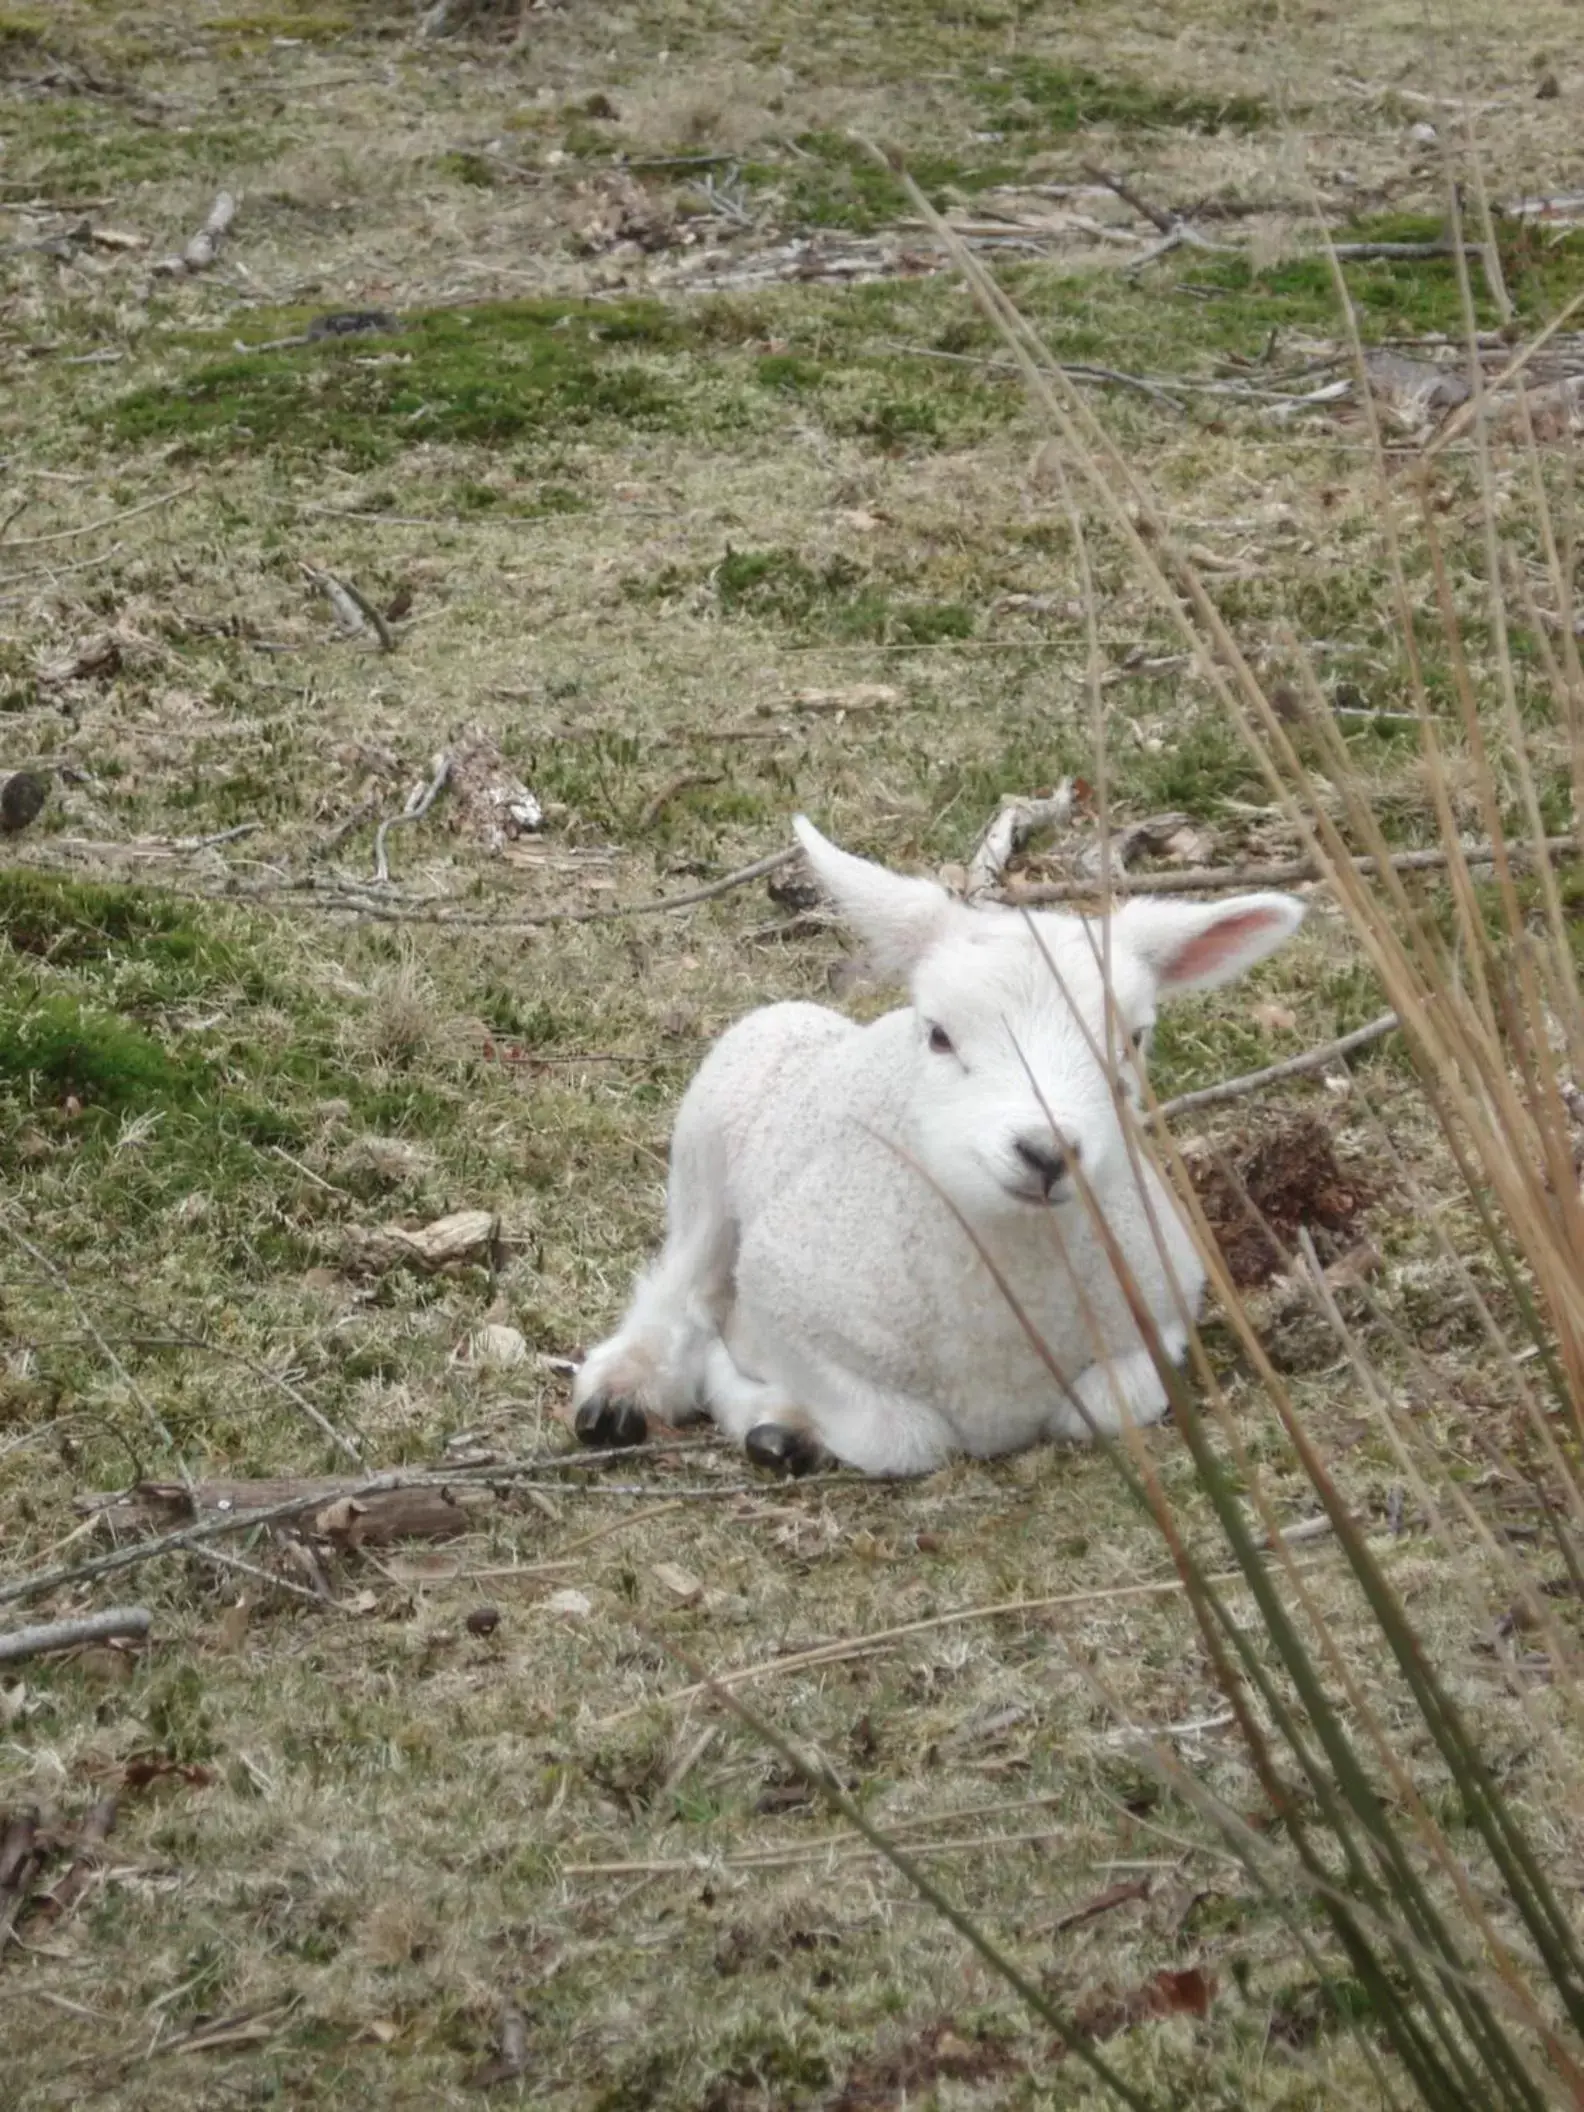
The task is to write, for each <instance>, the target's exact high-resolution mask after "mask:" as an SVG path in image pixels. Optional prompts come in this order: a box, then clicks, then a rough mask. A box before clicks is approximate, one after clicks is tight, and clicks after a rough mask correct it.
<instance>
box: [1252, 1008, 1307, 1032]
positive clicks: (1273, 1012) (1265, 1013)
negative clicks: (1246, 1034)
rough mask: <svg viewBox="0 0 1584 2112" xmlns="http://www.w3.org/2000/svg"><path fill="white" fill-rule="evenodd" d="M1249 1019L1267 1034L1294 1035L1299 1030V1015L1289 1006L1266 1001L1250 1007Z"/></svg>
mask: <svg viewBox="0 0 1584 2112" xmlns="http://www.w3.org/2000/svg"><path fill="white" fill-rule="evenodd" d="M1249 1018H1250V1019H1252V1020H1253V1022H1254V1024H1255V1026H1257V1027H1259V1028H1260V1029H1261V1030H1262V1031H1263V1032H1264V1033H1266V1034H1293V1033H1296V1032H1297V1028H1298V1015H1297V1013H1296V1012H1294V1011H1293V1010H1291V1008H1290V1007H1289V1006H1287V1005H1277V1004H1271V1003H1269V1002H1268V1001H1265V1000H1262V1001H1261V1002H1260V1003H1259V1004H1257V1005H1250V1006H1249Z"/></svg>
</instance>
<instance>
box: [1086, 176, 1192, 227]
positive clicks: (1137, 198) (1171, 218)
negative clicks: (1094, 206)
mask: <svg viewBox="0 0 1584 2112" xmlns="http://www.w3.org/2000/svg"><path fill="white" fill-rule="evenodd" d="M1083 171H1084V174H1085V175H1086V176H1088V177H1091V178H1092V179H1093V181H1094V182H1096V183H1099V184H1104V186H1105V188H1106V189H1107V190H1108V191H1112V192H1114V193H1115V195H1116V196H1117V197H1118V198H1120V199H1121V201H1122V203H1123V204H1124V205H1130V206H1132V208H1133V210H1134V212H1136V213H1137V214H1139V215H1140V217H1141V218H1142V219H1145V220H1147V221H1148V222H1149V223H1150V225H1151V226H1152V227H1155V228H1158V229H1159V230H1160V232H1161V233H1162V234H1163V235H1169V234H1171V233H1172V231H1173V230H1174V229H1175V228H1179V227H1181V226H1182V225H1183V219H1182V215H1181V214H1180V213H1171V212H1166V211H1164V210H1163V209H1162V208H1161V207H1160V206H1158V205H1151V204H1150V202H1149V200H1148V199H1147V198H1145V197H1143V196H1142V195H1141V194H1140V193H1139V192H1138V191H1136V190H1134V188H1133V186H1132V185H1131V184H1130V183H1128V182H1126V181H1124V179H1123V178H1122V177H1120V176H1114V175H1113V174H1112V173H1111V171H1110V170H1109V169H1102V168H1101V167H1099V165H1098V164H1097V163H1095V162H1092V161H1086V162H1085V163H1084V165H1083Z"/></svg>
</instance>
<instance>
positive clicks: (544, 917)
mask: <svg viewBox="0 0 1584 2112" xmlns="http://www.w3.org/2000/svg"><path fill="white" fill-rule="evenodd" d="M405 818H406V817H405V816H401V815H397V816H395V817H394V819H395V820H398V821H399V820H403V819H405ZM802 855H803V854H802V852H801V851H800V850H799V849H798V847H797V845H796V844H795V843H793V844H788V845H787V847H786V849H785V850H783V851H772V852H771V853H770V855H769V857H768V858H756V859H755V860H754V862H753V864H752V865H743V866H739V867H738V868H737V870H736V872H734V873H727V874H725V875H724V876H723V877H722V878H721V879H719V880H711V881H710V882H709V883H708V885H707V886H704V887H691V888H688V889H687V890H686V892H685V893H683V894H680V895H656V896H655V897H654V898H653V899H652V900H650V901H647V902H627V903H620V904H618V905H617V906H616V907H614V908H612V909H545V910H540V911H539V912H538V913H537V914H536V915H533V916H527V917H520V916H516V917H492V916H484V915H477V914H475V913H473V912H471V911H468V910H457V911H451V912H448V911H447V910H446V908H445V907H444V905H442V904H438V903H436V904H430V903H409V902H381V901H379V900H378V899H377V898H375V897H372V896H368V895H357V894H353V893H351V892H349V891H347V890H345V889H336V890H334V891H332V890H330V889H327V888H321V887H314V888H312V889H311V891H310V892H309V893H308V896H307V899H306V900H305V901H304V902H303V907H304V908H308V909H324V910H350V911H351V912H353V913H354V914H355V915H360V916H366V917H373V918H376V919H378V920H380V921H382V922H385V923H391V924H455V925H457V926H459V927H463V928H467V929H471V930H478V931H499V932H503V933H507V934H509V933H511V932H515V931H540V930H542V929H543V928H544V927H545V926H546V925H550V924H609V923H614V922H617V921H619V920H620V919H621V918H623V917H657V916H663V915H664V914H665V912H666V911H667V910H671V909H694V908H696V907H697V906H698V904H699V903H701V902H713V901H714V900H715V899H716V897H717V896H719V895H729V894H730V893H731V892H732V891H733V889H735V888H739V887H747V886H748V885H749V884H750V883H751V882H752V881H755V880H763V879H764V878H765V877H766V875H767V874H770V873H778V872H779V871H780V870H781V868H782V866H784V865H791V864H792V862H793V860H794V859H797V858H801V857H802ZM293 892H295V890H294V891H293ZM259 899H260V900H267V899H268V894H267V892H265V893H261V895H260V897H259Z"/></svg>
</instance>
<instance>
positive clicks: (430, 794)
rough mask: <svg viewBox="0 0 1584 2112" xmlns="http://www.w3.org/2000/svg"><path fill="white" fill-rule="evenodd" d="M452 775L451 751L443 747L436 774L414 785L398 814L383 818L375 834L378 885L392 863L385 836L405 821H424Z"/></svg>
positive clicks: (387, 875)
mask: <svg viewBox="0 0 1584 2112" xmlns="http://www.w3.org/2000/svg"><path fill="white" fill-rule="evenodd" d="M450 775H451V752H450V750H449V749H443V750H442V751H441V753H440V754H439V755H437V756H436V757H435V759H434V774H433V776H431V778H430V779H429V782H428V783H427V784H424V785H414V786H413V788H412V790H411V792H409V793H408V795H407V804H406V806H404V807H403V808H402V810H401V812H400V813H399V814H391V815H388V816H387V817H386V819H385V820H384V821H382V822H381V823H380V825H379V827H378V829H377V830H376V831H375V834H374V879H375V883H376V885H378V886H381V887H383V886H387V885H388V884H389V881H390V863H389V861H388V859H387V858H386V855H385V839H386V838H387V837H388V836H389V835H390V832H391V830H392V829H397V828H400V827H401V825H402V823H403V822H404V821H422V820H423V818H424V816H425V815H426V814H427V813H428V811H429V809H430V808H431V807H432V806H433V805H434V803H435V801H436V800H437V799H438V798H439V797H440V794H441V793H442V792H443V791H444V790H445V787H446V781H447V779H448V778H449V777H450Z"/></svg>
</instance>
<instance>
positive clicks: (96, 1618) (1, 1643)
mask: <svg viewBox="0 0 1584 2112" xmlns="http://www.w3.org/2000/svg"><path fill="white" fill-rule="evenodd" d="M152 1625H153V1616H152V1615H151V1614H150V1613H149V1610H148V1608H147V1607H146V1606H111V1607H109V1608H108V1609H107V1610H106V1611H105V1612H104V1613H85V1614H82V1615H80V1616H79V1617H78V1618H77V1619H76V1620H71V1621H45V1622H42V1623H41V1624H40V1625H39V1626H38V1627H36V1628H13V1629H12V1631H11V1633H10V1634H9V1635H0V1665H14V1664H16V1663H18V1662H19V1661H20V1660H21V1659H22V1658H24V1657H42V1656H43V1655H44V1654H45V1652H46V1651H49V1650H75V1649H76V1648H77V1647H78V1646H79V1645H80V1644H82V1643H108V1642H113V1641H116V1640H118V1639H119V1638H121V1637H123V1636H132V1637H137V1638H139V1639H141V1638H142V1637H143V1636H146V1635H147V1634H148V1632H149V1629H150V1627H151V1626H152Z"/></svg>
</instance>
